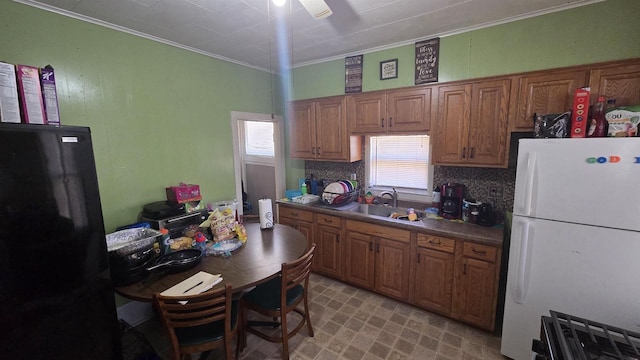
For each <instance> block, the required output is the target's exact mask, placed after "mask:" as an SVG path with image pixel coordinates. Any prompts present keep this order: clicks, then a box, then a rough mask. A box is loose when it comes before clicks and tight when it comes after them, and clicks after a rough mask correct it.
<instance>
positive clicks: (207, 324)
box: [153, 284, 240, 360]
mask: <svg viewBox="0 0 640 360" xmlns="http://www.w3.org/2000/svg"><path fill="white" fill-rule="evenodd" d="M153 301H154V304H155V306H156V308H157V309H158V311H159V312H160V316H161V318H162V322H163V324H164V327H165V328H166V329H167V331H168V333H169V337H170V338H171V345H172V346H173V358H174V359H175V360H178V359H182V356H183V355H189V358H190V357H191V354H192V353H203V354H202V355H201V358H205V357H206V356H208V355H209V352H210V351H211V350H213V349H215V348H218V347H220V346H224V350H225V354H226V359H227V360H231V359H232V358H233V355H232V350H231V339H232V338H233V336H234V335H236V334H237V333H238V326H239V325H240V322H239V320H238V315H239V314H238V310H239V309H238V301H236V300H232V294H231V285H230V284H227V286H226V287H225V288H222V289H218V290H213V291H207V292H204V293H201V294H197V295H189V296H183V297H175V296H162V295H160V294H155V295H154V297H153ZM180 301H187V303H186V304H184V305H183V304H181V303H180ZM237 345H238V346H237V348H236V359H238V356H239V354H240V353H239V347H240V339H238V343H237Z"/></svg>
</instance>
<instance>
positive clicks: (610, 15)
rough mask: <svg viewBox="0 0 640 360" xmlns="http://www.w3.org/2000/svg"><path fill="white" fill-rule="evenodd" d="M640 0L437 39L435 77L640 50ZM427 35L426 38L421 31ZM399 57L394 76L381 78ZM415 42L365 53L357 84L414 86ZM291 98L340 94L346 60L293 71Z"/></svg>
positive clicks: (613, 0) (610, 0)
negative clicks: (383, 68) (385, 64)
mask: <svg viewBox="0 0 640 360" xmlns="http://www.w3.org/2000/svg"><path fill="white" fill-rule="evenodd" d="M638 19H640V1H638V0H607V1H605V2H600V3H596V4H592V5H588V6H583V7H579V8H574V9H569V10H565V11H561V12H557V13H553V14H548V15H542V16H538V17H533V18H529V19H524V20H520V21H516V22H511V23H507V24H502V25H497V26H493V27H490V28H485V29H481V30H476V31H470V32H467V33H463V34H458V35H453V36H448V37H443V38H441V39H440V67H439V80H440V82H446V81H453V80H463V79H471V78H479V77H485V76H492V75H502V74H509V73H517V72H524V71H532V70H540V69H549V68H555V67H564V66H572V65H580V64H588V63H595V62H601V61H609V60H618V59H627V58H634V57H640V46H638V44H639V43H640V26H638V24H637V23H638ZM425 39H427V38H425ZM394 58H398V69H399V71H398V78H397V79H390V80H384V81H381V80H379V78H380V75H379V64H380V61H383V60H388V59H394ZM414 59H415V54H414V48H413V44H411V45H407V46H402V47H397V48H393V49H388V50H384V51H379V52H375V53H371V54H365V55H364V66H363V91H373V90H380V89H388V88H396V87H403V86H413V85H414V73H413V71H414V70H413V62H414ZM293 84H294V85H293V88H294V93H293V98H294V99H307V98H314V97H321V96H330V95H339V94H344V59H339V60H335V61H330V62H326V63H321V64H314V65H309V66H304V67H300V68H297V69H295V70H294V75H293Z"/></svg>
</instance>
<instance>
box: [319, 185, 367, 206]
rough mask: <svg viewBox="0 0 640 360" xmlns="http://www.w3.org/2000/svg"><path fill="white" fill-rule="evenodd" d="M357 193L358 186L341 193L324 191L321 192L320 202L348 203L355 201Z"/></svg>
mask: <svg viewBox="0 0 640 360" xmlns="http://www.w3.org/2000/svg"><path fill="white" fill-rule="evenodd" d="M359 193H360V189H359V188H357V189H353V190H351V191H348V192H346V193H342V194H338V193H332V192H326V191H325V192H323V193H322V203H323V204H325V205H329V206H340V205H344V204H348V203H350V202H353V201H356V200H357V199H358V194H359Z"/></svg>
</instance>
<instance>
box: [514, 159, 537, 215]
mask: <svg viewBox="0 0 640 360" xmlns="http://www.w3.org/2000/svg"><path fill="white" fill-rule="evenodd" d="M526 157H527V158H526V164H527V168H526V170H525V172H524V174H523V176H524V177H525V184H524V186H523V187H520V191H521V193H520V194H516V199H522V203H520V204H517V205H518V206H519V207H520V208H521V210H522V212H521V214H522V215H525V216H531V215H532V208H533V206H532V203H533V198H534V192H535V189H534V180H535V177H536V158H537V157H536V153H534V152H529V153H527V154H526Z"/></svg>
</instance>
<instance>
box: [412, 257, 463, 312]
mask: <svg viewBox="0 0 640 360" xmlns="http://www.w3.org/2000/svg"><path fill="white" fill-rule="evenodd" d="M416 262H417V266H416V273H415V274H416V280H415V284H414V285H415V289H414V294H415V295H414V301H415V303H416V304H417V305H419V306H422V307H424V308H425V309H428V310H431V311H435V312H438V313H441V314H444V315H449V311H450V310H451V288H452V284H453V263H454V256H453V254H448V253H445V252H441V251H434V250H428V249H420V248H418V250H417V253H416Z"/></svg>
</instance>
